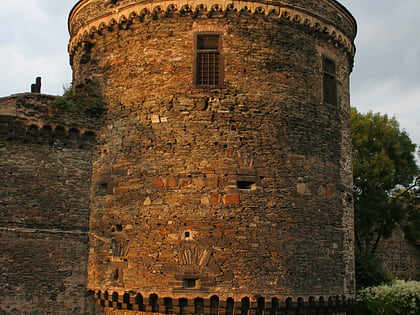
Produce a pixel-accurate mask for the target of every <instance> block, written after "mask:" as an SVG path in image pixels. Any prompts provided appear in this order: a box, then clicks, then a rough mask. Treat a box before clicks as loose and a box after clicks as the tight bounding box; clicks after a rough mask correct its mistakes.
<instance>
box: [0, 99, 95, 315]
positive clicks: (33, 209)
mask: <svg viewBox="0 0 420 315" xmlns="http://www.w3.org/2000/svg"><path fill="white" fill-rule="evenodd" d="M53 99H54V97H51V96H46V95H30V94H23V95H16V96H12V97H9V98H2V99H0V210H1V211H0V248H1V252H0V269H1V272H0V314H85V313H86V314H87V311H88V307H87V305H86V304H87V302H86V299H85V297H86V291H87V289H86V274H87V255H88V242H87V227H88V214H89V211H88V208H89V193H88V192H89V187H90V180H89V179H90V171H91V156H92V154H91V150H92V144H93V142H94V138H93V136H94V135H93V134H91V133H89V132H87V133H86V132H85V133H83V131H81V130H76V129H72V128H73V126H68V125H64V124H63V122H64V120H67V119H66V118H65V117H60V116H61V115H59V114H58V115H54V114H52V112H53V111H54V109H53V108H51V106H50V103H51V101H52V100H53ZM75 119H76V118H75V117H74V118H73V121H74V120H75ZM67 121H71V120H67ZM79 125H82V124H81V123H80V122H79Z"/></svg>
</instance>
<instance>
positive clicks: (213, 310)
mask: <svg viewBox="0 0 420 315" xmlns="http://www.w3.org/2000/svg"><path fill="white" fill-rule="evenodd" d="M218 314H219V297H218V296H216V295H213V296H212V297H211V298H210V315H218Z"/></svg>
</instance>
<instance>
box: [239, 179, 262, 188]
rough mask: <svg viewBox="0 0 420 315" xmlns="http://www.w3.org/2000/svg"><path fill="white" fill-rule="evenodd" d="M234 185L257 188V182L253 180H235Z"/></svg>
mask: <svg viewBox="0 0 420 315" xmlns="http://www.w3.org/2000/svg"><path fill="white" fill-rule="evenodd" d="M236 187H237V188H238V189H247V190H255V189H257V183H256V182H254V181H244V180H238V181H237V182H236Z"/></svg>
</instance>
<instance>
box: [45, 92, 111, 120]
mask: <svg viewBox="0 0 420 315" xmlns="http://www.w3.org/2000/svg"><path fill="white" fill-rule="evenodd" d="M63 89H64V93H63V96H57V97H56V98H55V99H54V101H53V103H52V105H53V106H54V107H55V108H59V109H69V108H78V109H82V110H84V111H85V112H86V113H87V114H88V115H90V116H92V117H100V116H101V114H102V113H103V112H104V111H105V106H104V104H103V103H102V100H101V98H100V97H99V96H98V95H96V93H95V92H94V91H92V89H87V88H83V89H82V88H79V89H74V88H73V87H71V86H70V87H68V88H66V87H64V88H63Z"/></svg>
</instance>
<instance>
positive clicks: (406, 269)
mask: <svg viewBox="0 0 420 315" xmlns="http://www.w3.org/2000/svg"><path fill="white" fill-rule="evenodd" d="M378 254H379V255H380V256H381V257H382V259H383V261H384V264H385V267H386V268H387V269H388V271H389V272H390V273H391V274H392V275H393V276H394V277H395V278H397V279H404V280H417V281H419V280H420V244H418V243H417V244H415V243H411V242H409V241H408V240H407V239H406V238H405V237H404V233H403V232H402V231H401V230H397V231H396V232H395V233H394V234H393V235H392V236H391V237H390V238H389V239H383V240H381V243H380V245H379V247H378Z"/></svg>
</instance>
